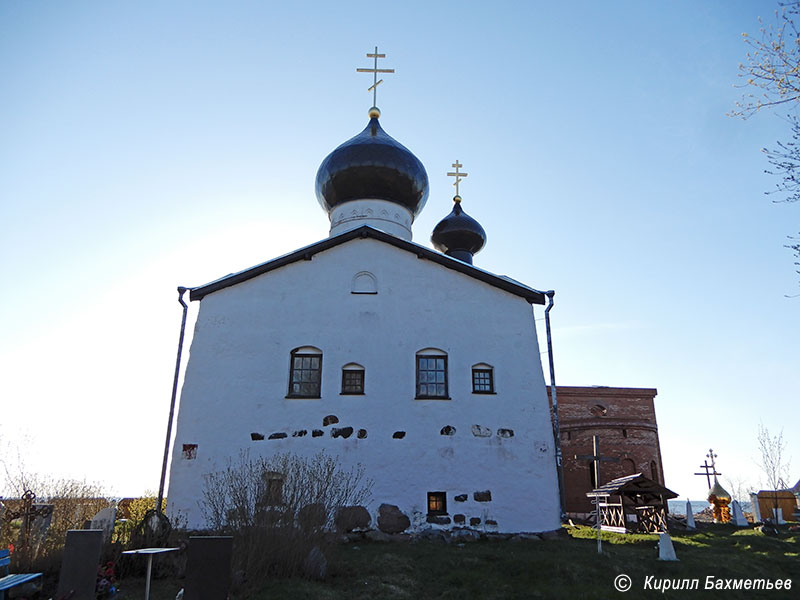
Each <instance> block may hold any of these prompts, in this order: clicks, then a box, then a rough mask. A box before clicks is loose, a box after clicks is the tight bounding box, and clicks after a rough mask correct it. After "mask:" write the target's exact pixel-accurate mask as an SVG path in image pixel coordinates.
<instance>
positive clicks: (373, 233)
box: [189, 225, 545, 304]
mask: <svg viewBox="0 0 800 600" xmlns="http://www.w3.org/2000/svg"><path fill="white" fill-rule="evenodd" d="M357 238H362V239H363V238H370V239H374V240H378V241H380V242H384V243H386V244H390V245H392V246H394V247H395V248H400V249H401V250H405V251H406V252H411V253H412V254H415V255H416V256H417V257H418V258H421V259H426V260H430V261H433V262H435V263H437V264H440V265H442V266H443V267H446V268H448V269H452V270H453V271H458V272H459V273H463V274H464V275H467V276H469V277H472V278H474V279H477V280H479V281H483V282H484V283H488V284H489V285H492V286H494V287H496V288H499V289H501V290H503V291H506V292H509V293H511V294H514V295H516V296H520V297H521V298H524V299H525V300H527V301H528V302H529V303H531V304H544V297H545V294H544V293H543V292H541V291H539V290H535V289H533V288H531V287H528V286H526V285H523V284H521V283H519V282H517V281H514V280H513V279H511V278H509V277H505V276H499V275H495V274H494V273H490V272H489V271H484V270H483V269H479V268H478V267H475V266H473V265H470V264H467V263H465V262H462V261H460V260H457V259H455V258H451V257H449V256H447V255H445V254H441V253H440V252H436V251H435V250H431V249H430V248H426V247H425V246H420V245H419V244H415V243H414V242H408V241H406V240H403V239H400V238H398V237H395V236H393V235H390V234H388V233H385V232H383V231H380V230H378V229H375V228H374V227H370V226H369V225H363V226H361V227H358V228H356V229H351V230H350V231H346V232H344V233H342V234H340V235H337V236H335V237H330V238H327V239H324V240H322V241H319V242H316V243H314V244H311V245H310V246H306V247H304V248H300V249H299V250H295V251H294V252H290V253H289V254H284V255H283V256H279V257H278V258H275V259H272V260H270V261H267V262H265V263H261V264H260V265H256V266H254V267H250V268H249V269H245V270H244V271H239V272H238V273H231V274H230V275H226V276H225V277H221V278H220V279H217V280H216V281H212V282H211V283H207V284H205V285H201V286H197V287H193V288H190V294H189V297H190V298H191V299H192V300H202V299H203V298H204V297H205V296H207V295H208V294H212V293H214V292H217V291H219V290H222V289H225V288H227V287H231V286H234V285H236V284H239V283H242V282H244V281H247V280H248V279H252V278H253V277H258V276H259V275H263V274H264V273H268V272H269V271H272V270H273V269H279V268H280V267H284V266H286V265H288V264H291V263H294V262H297V261H300V260H311V259H312V257H313V256H314V255H315V254H318V253H319V252H324V251H325V250H328V249H329V248H333V247H335V246H338V245H340V244H344V243H346V242H349V241H350V240H353V239H357Z"/></svg>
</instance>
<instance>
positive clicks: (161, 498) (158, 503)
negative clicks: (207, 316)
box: [156, 286, 189, 513]
mask: <svg viewBox="0 0 800 600" xmlns="http://www.w3.org/2000/svg"><path fill="white" fill-rule="evenodd" d="M186 290H187V288H185V287H181V286H178V302H180V303H181V306H183V318H182V319H181V335H180V338H179V340H178V357H177V358H176V359H175V378H174V379H173V380H172V400H171V401H170V403H169V421H167V439H166V441H165V442H164V461H163V462H162V463H161V483H160V484H159V485H158V500H156V512H159V513H160V512H161V503H162V502H163V501H164V482H165V481H166V479H167V458H168V457H169V443H170V440H171V438H172V418H173V417H174V415H175V398H176V397H177V396H178V376H179V375H180V372H181V352H182V351H183V334H184V332H185V331H186V312H187V311H188V309H189V306H188V305H187V304H186V302H184V301H183V295H184V294H185V293H186Z"/></svg>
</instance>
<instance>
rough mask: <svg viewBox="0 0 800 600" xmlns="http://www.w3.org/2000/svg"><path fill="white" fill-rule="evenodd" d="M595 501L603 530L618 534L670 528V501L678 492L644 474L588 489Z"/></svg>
mask: <svg viewBox="0 0 800 600" xmlns="http://www.w3.org/2000/svg"><path fill="white" fill-rule="evenodd" d="M586 495H587V496H588V497H589V498H593V499H594V502H595V503H596V509H595V510H596V511H597V513H599V517H598V522H599V523H600V529H603V530H605V531H616V532H617V533H661V532H666V531H667V513H668V512H669V509H668V508H667V500H669V499H671V498H677V497H678V494H676V493H675V492H673V491H672V490H670V489H667V488H665V487H664V486H663V485H661V484H660V483H657V482H655V481H653V480H652V479H648V478H647V477H645V476H644V475H642V474H641V473H635V474H633V475H627V476H625V477H619V478H617V479H614V480H612V481H609V482H608V483H606V484H603V485H601V486H600V487H598V488H596V489H594V490H592V491H591V492H587V493H586Z"/></svg>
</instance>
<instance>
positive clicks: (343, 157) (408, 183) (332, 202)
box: [316, 109, 428, 216]
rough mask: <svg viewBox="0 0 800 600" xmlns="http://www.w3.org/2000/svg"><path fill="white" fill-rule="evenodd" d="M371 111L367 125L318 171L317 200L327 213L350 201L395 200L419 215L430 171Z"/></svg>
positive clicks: (336, 151) (376, 112)
mask: <svg viewBox="0 0 800 600" xmlns="http://www.w3.org/2000/svg"><path fill="white" fill-rule="evenodd" d="M379 114H380V113H379V112H378V111H377V109H373V110H371V111H370V117H371V118H370V121H369V124H368V125H367V127H366V128H365V129H364V131H362V132H361V133H359V134H358V135H357V136H355V137H354V138H352V139H349V140H347V141H346V142H345V143H344V144H342V145H341V146H339V147H338V148H336V150H334V151H333V152H331V153H330V154H329V155H328V156H327V157H326V158H325V160H323V161H322V164H321V165H320V166H319V170H318V171H317V185H316V191H317V199H318V200H319V203H320V204H321V205H322V208H324V209H325V210H326V211H328V213H330V211H331V209H332V208H334V207H335V206H338V205H339V204H342V203H344V202H347V201H348V200H362V199H366V198H370V199H373V198H374V199H378V200H389V201H390V202H395V203H397V204H399V205H401V206H403V207H405V208H407V209H408V210H410V211H411V213H412V214H413V215H414V216H417V215H418V214H419V212H420V211H421V210H422V208H423V207H424V206H425V202H426V201H427V200H428V173H426V172H425V167H424V166H422V163H421V162H420V161H419V159H418V158H417V157H416V156H414V155H413V154H412V153H411V151H410V150H409V149H408V148H406V147H405V146H403V145H402V144H401V143H400V142H398V141H397V140H395V139H394V138H392V137H391V136H390V135H389V134H387V133H386V132H385V131H384V130H383V129H382V128H381V125H380V123H379V122H378V118H377V117H378V115H379Z"/></svg>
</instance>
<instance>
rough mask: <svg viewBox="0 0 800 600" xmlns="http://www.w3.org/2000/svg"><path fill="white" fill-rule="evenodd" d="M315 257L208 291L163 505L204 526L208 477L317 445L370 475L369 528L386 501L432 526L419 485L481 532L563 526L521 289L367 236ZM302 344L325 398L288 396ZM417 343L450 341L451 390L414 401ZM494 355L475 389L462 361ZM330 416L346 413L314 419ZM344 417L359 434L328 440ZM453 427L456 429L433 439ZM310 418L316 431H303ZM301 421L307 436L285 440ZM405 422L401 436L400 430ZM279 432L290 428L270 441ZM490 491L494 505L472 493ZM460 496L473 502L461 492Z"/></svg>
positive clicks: (530, 322)
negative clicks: (295, 353)
mask: <svg viewBox="0 0 800 600" xmlns="http://www.w3.org/2000/svg"><path fill="white" fill-rule="evenodd" d="M361 224H363V223H361ZM332 234H333V232H332ZM404 244H406V246H410V245H409V244H408V243H407V242H404ZM413 246H416V245H415V244H414V245H413ZM418 248H420V249H423V248H422V247H421V246H419V247H418ZM423 250H425V251H426V252H428V253H430V252H431V251H430V250H429V249H427V248H424V249H423ZM309 257H310V260H298V261H295V262H290V263H289V264H286V265H285V266H280V267H279V268H275V269H272V270H269V271H267V272H264V273H263V274H261V275H257V276H255V277H252V278H249V279H245V280H243V281H241V282H240V283H236V284H235V285H232V286H230V287H225V288H223V289H219V290H218V291H214V292H213V293H209V294H208V295H205V296H204V297H203V299H202V301H201V305H200V309H199V314H198V318H197V322H196V325H195V332H194V339H193V342H192V346H191V351H190V358H189V360H188V364H187V368H186V374H185V382H184V385H183V390H182V393H181V399H180V408H179V413H178V421H177V429H176V436H175V441H174V449H173V453H172V466H171V472H170V484H169V493H168V499H169V506H170V510H172V511H179V512H180V513H182V514H183V515H184V516H185V517H186V518H187V519H188V526H189V527H196V528H202V527H203V526H204V523H203V520H202V514H201V511H200V509H199V505H198V501H199V499H200V498H201V497H202V486H203V477H202V476H203V474H205V473H208V472H211V471H214V470H218V469H221V468H223V467H224V466H225V464H226V462H227V460H228V459H229V458H235V457H237V456H238V455H239V453H240V451H241V450H243V449H248V450H249V451H250V452H251V454H253V455H258V454H261V453H263V454H265V455H267V454H272V453H285V452H293V453H297V454H301V455H309V456H310V455H313V454H315V453H317V452H318V451H319V450H321V449H325V451H326V453H329V454H331V455H338V456H339V458H340V459H341V461H342V463H343V464H344V465H345V466H346V467H347V466H350V465H354V464H356V463H360V464H362V465H363V467H364V468H365V471H366V475H367V477H369V478H371V479H373V480H374V487H373V489H372V499H371V502H370V503H369V504H368V505H367V508H368V510H369V511H370V513H371V514H372V518H373V521H372V522H373V525H374V524H375V523H376V519H377V511H378V507H379V506H380V505H381V504H382V503H388V504H394V505H397V506H398V507H399V508H400V509H401V510H402V511H403V512H404V513H405V514H406V515H408V516H409V518H410V519H411V522H412V528H420V527H427V526H429V525H428V524H427V523H426V521H425V516H426V512H427V493H428V492H433V491H444V492H446V494H447V514H448V515H449V516H450V518H451V519H452V517H453V516H454V515H455V514H463V515H465V517H466V522H467V524H469V520H470V518H472V517H478V518H480V519H481V525H480V528H482V529H487V530H496V531H503V532H517V531H547V530H553V529H557V528H558V527H559V523H560V522H559V498H558V484H557V478H556V466H555V459H554V448H553V445H554V442H553V433H552V425H551V420H550V413H549V409H548V401H547V395H546V390H545V382H544V377H543V374H542V365H541V360H540V348H539V345H538V342H537V337H536V331H535V323H534V317H533V311H532V309H531V305H530V304H529V303H528V301H526V300H525V299H524V298H523V297H520V296H519V295H515V294H513V293H510V292H509V291H505V290H504V289H500V288H501V287H502V286H496V285H492V284H491V283H487V282H485V281H481V280H479V279H477V278H475V277H473V276H470V275H469V274H467V273H465V272H461V271H459V270H454V269H450V268H447V267H446V266H444V265H442V264H439V263H438V262H436V261H434V260H429V259H427V258H425V257H424V256H423V257H420V255H419V254H418V253H415V252H414V251H411V250H409V249H408V248H407V247H398V246H397V245H394V244H391V243H387V242H385V241H382V240H381V239H376V238H373V237H366V238H362V237H352V239H348V240H347V241H344V242H342V243H340V244H333V245H331V246H330V247H327V248H326V249H324V250H322V251H319V252H316V253H314V254H312V255H310V256H309ZM443 260H445V261H454V262H456V263H458V262H459V261H456V260H455V259H451V258H449V257H443ZM462 271H463V269H462ZM476 271H477V269H476ZM354 291H355V292H363V293H354ZM374 291H377V293H369V292H374ZM303 346H312V347H315V348H318V349H319V350H320V351H321V352H322V385H321V397H320V398H319V399H300V398H287V397H286V396H287V392H288V389H289V379H290V353H291V352H292V350H294V349H297V348H299V347H303ZM424 349H436V350H438V351H440V352H443V353H446V355H447V359H448V368H447V376H448V387H449V399H446V400H445V399H435V400H421V399H416V398H415V395H416V359H415V356H416V354H417V353H418V352H419V351H420V350H424ZM354 364H355V365H360V366H363V368H364V370H365V386H364V387H365V393H364V394H363V395H342V394H341V393H340V392H341V386H342V369H343V368H345V367H347V368H352V367H353V365H354ZM487 365H488V366H491V368H493V372H494V383H495V391H496V393H495V394H477V393H473V391H472V372H471V370H472V368H473V366H477V368H486V366H487ZM327 415H335V416H336V417H337V418H338V420H339V423H338V424H336V425H333V426H327V427H323V418H324V417H326V416H327ZM347 426H350V427H353V428H354V430H356V431H358V430H359V429H364V430H366V432H367V437H366V438H364V439H358V438H357V436H356V434H355V433H354V434H353V435H352V436H350V437H349V438H347V439H344V438H342V437H338V438H333V437H332V436H331V429H332V428H333V427H347ZM446 426H450V427H454V428H455V434H454V435H442V433H441V431H442V429H443V428H444V427H446ZM313 429H322V430H324V432H325V434H324V435H323V436H320V437H312V435H311V431H312V430H313ZM500 429H504V430H512V431H513V437H501V435H499V434H498V430H500ZM298 430H306V431H308V434H307V435H305V436H303V437H293V436H292V433H293V432H295V431H298ZM399 431H402V432H405V436H404V437H403V438H402V439H395V438H394V437H393V434H394V433H395V432H399ZM280 432H282V433H286V434H287V437H286V438H283V439H273V440H270V439H268V438H269V436H270V434H273V433H280ZM251 433H260V434H263V435H264V438H265V439H263V440H261V441H252V440H251ZM503 433H504V434H505V435H508V432H503ZM487 434H488V435H487ZM484 436H485V437H484ZM192 444H196V445H197V447H196V454H195V455H194V457H192V458H187V453H184V452H183V448H184V445H192ZM188 456H192V455H191V453H188ZM486 490H489V491H490V492H491V501H484V502H479V501H476V500H475V499H474V496H473V494H474V493H475V492H478V491H486ZM463 494H466V495H467V496H468V499H467V500H466V501H465V502H456V501H455V497H456V496H459V495H463ZM487 521H488V522H489V525H487ZM493 522H494V523H496V525H494V524H493ZM454 525H455V524H451V525H449V526H454ZM449 526H448V527H449Z"/></svg>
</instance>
